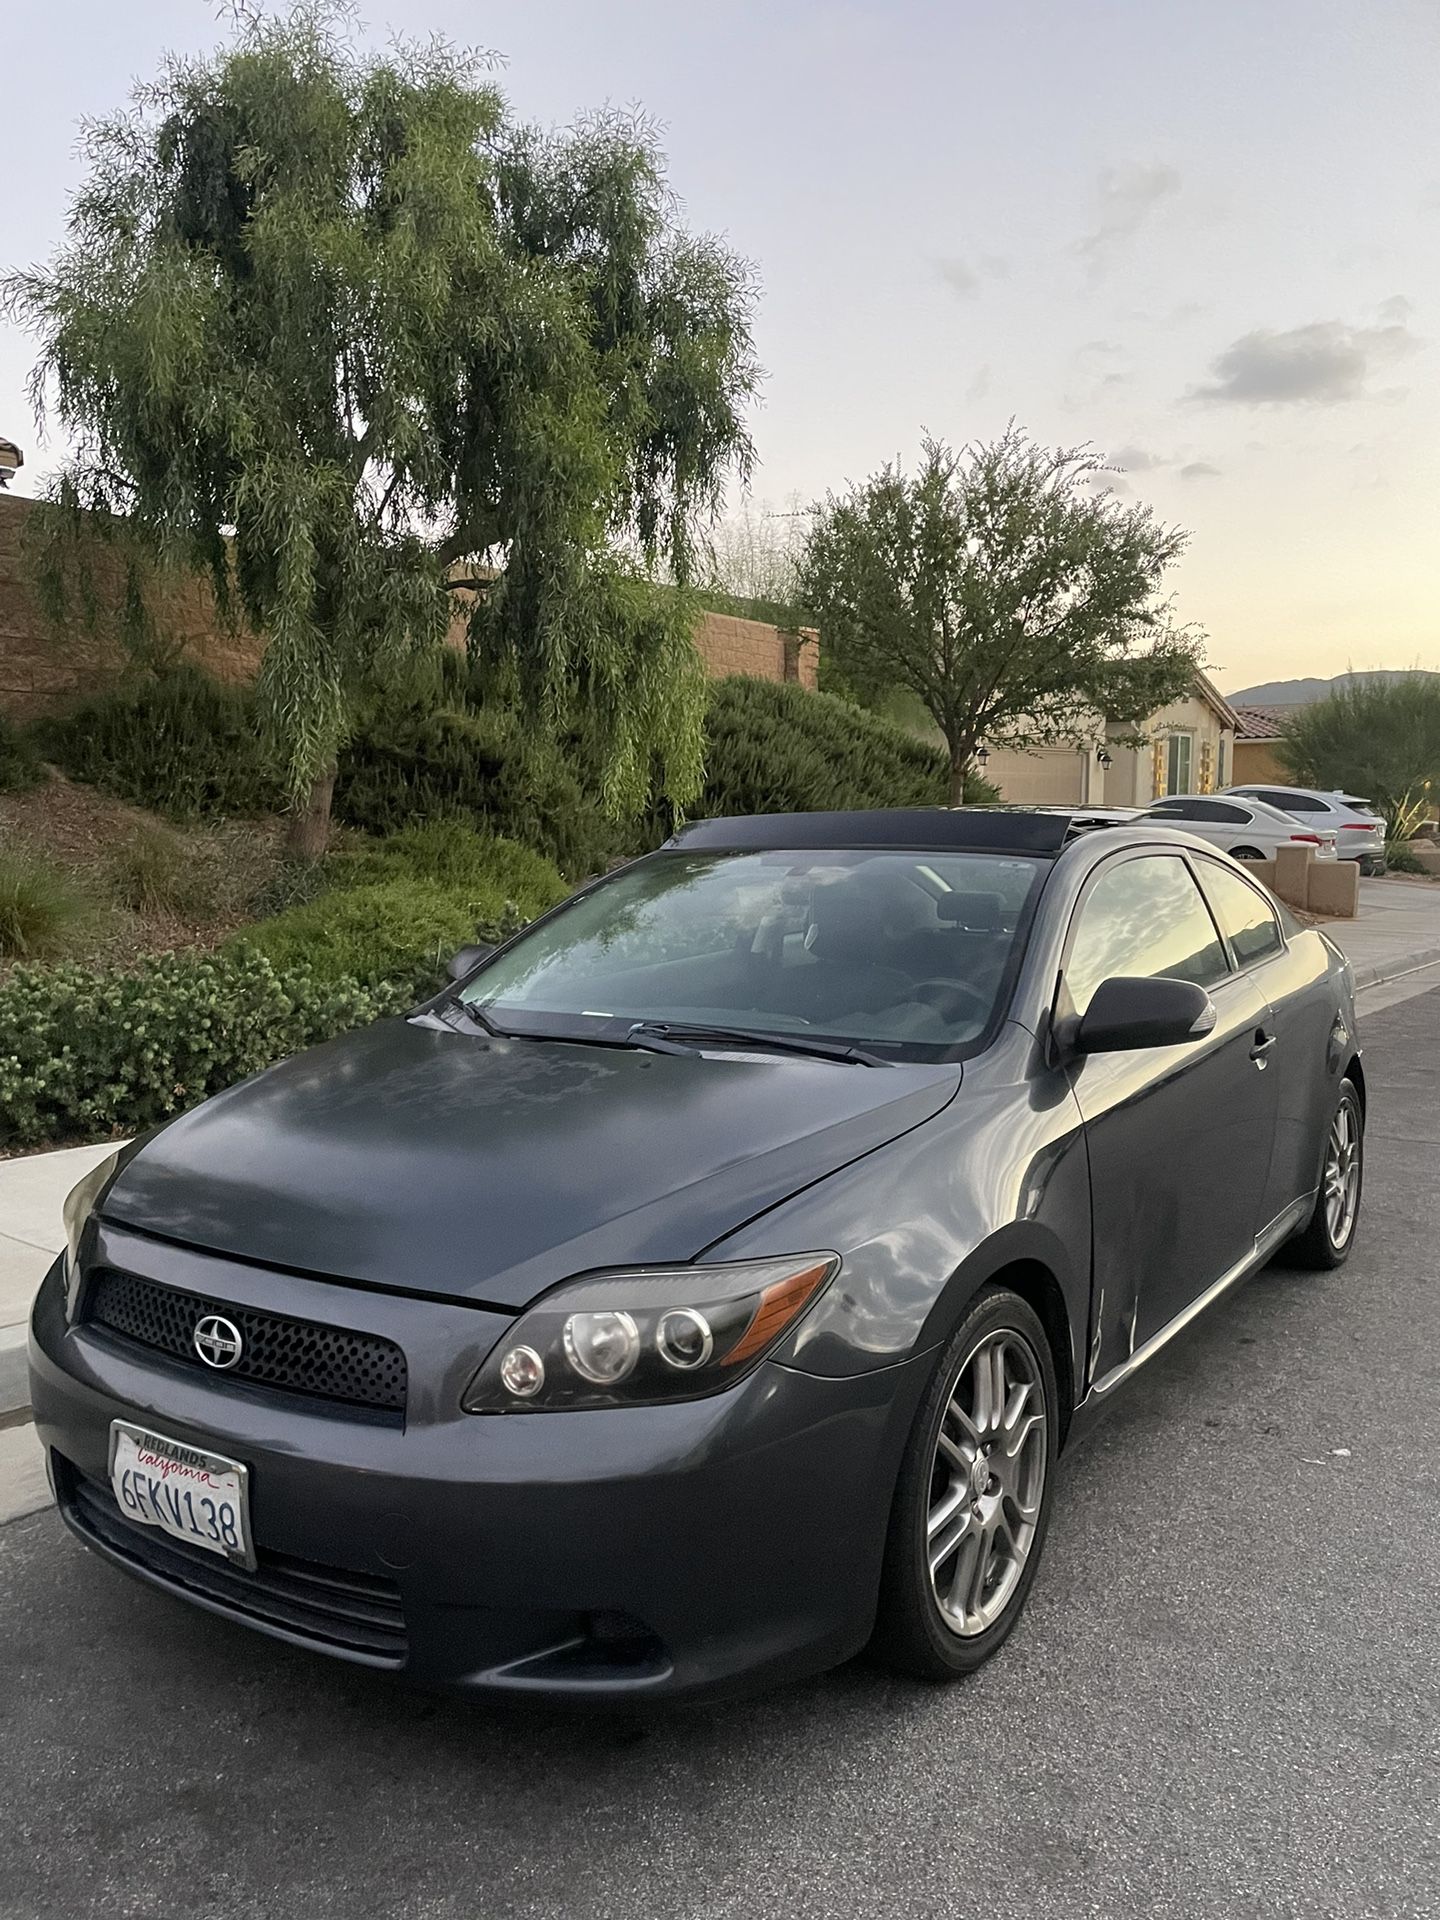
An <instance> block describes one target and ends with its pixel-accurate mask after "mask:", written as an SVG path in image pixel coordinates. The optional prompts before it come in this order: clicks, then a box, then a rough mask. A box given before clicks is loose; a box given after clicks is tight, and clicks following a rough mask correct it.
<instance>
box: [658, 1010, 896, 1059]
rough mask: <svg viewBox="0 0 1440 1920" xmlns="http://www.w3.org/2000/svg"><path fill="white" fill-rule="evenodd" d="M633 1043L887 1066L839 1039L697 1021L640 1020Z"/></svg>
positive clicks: (875, 1055) (670, 1049)
mask: <svg viewBox="0 0 1440 1920" xmlns="http://www.w3.org/2000/svg"><path fill="white" fill-rule="evenodd" d="M627 1037H628V1039H629V1041H630V1044H631V1045H632V1046H636V1047H649V1048H650V1049H651V1051H652V1052H654V1053H694V1052H695V1051H696V1050H697V1049H698V1048H701V1047H707V1046H713V1047H753V1048H755V1049H756V1050H757V1051H763V1052H765V1053H801V1054H808V1055H810V1056H811V1057H812V1058H814V1059H818V1060H843V1061H844V1062H845V1063H846V1064H847V1065H848V1066H854V1067H888V1066H889V1065H890V1062H889V1061H888V1060H882V1059H881V1057H880V1055H879V1054H878V1053H867V1052H866V1051H865V1049H864V1048H863V1047H851V1046H846V1045H845V1044H844V1043H843V1042H841V1041H837V1040H810V1039H807V1038H806V1037H805V1036H804V1035H800V1034H797V1035H794V1036H792V1035H790V1034H788V1033H786V1034H778V1033H756V1032H755V1031H754V1030H753V1029H752V1028H749V1027H709V1026H706V1025H705V1024H704V1023H703V1022H702V1021H694V1020H637V1021H636V1022H635V1024H634V1025H633V1026H632V1027H631V1028H630V1031H629V1034H628V1036H627Z"/></svg>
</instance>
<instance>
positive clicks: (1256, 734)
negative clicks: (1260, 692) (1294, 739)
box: [1235, 707, 1290, 740]
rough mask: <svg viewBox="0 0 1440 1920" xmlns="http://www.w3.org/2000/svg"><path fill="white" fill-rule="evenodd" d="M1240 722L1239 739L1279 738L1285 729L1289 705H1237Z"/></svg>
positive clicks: (1236, 710) (1237, 736) (1236, 712)
mask: <svg viewBox="0 0 1440 1920" xmlns="http://www.w3.org/2000/svg"><path fill="white" fill-rule="evenodd" d="M1235 714H1236V717H1237V719H1238V720H1239V722H1240V726H1239V729H1238V730H1237V732H1236V735H1235V738H1236V739H1237V740H1278V739H1279V738H1280V735H1281V734H1282V733H1283V732H1284V730H1285V722H1286V720H1287V718H1288V717H1289V714H1290V709H1289V707H1236V709H1235Z"/></svg>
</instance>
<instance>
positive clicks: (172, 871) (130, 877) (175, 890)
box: [106, 821, 211, 914]
mask: <svg viewBox="0 0 1440 1920" xmlns="http://www.w3.org/2000/svg"><path fill="white" fill-rule="evenodd" d="M207 867H208V861H207V860H206V858H205V856H204V855H203V854H201V853H199V852H197V851H196V850H195V849H194V848H192V847H190V846H187V844H186V843H185V841H184V840H183V839H181V837H180V835H179V834H178V833H175V832H173V831H172V830H171V829H170V828H169V827H164V826H161V825H160V823H159V822H158V821H142V822H141V823H140V824H139V825H137V826H136V827H134V828H133V829H132V830H131V832H130V833H129V834H127V836H126V837H125V839H124V840H122V841H121V842H120V844H119V845H118V846H117V847H116V848H115V849H114V851H113V852H112V853H111V855H110V857H109V859H108V861H107V862H106V880H107V884H108V887H109V892H110V896H111V898H112V899H113V900H114V901H115V902H116V904H117V905H118V906H122V907H129V908H131V909H132V910H133V911H134V912H136V913H181V914H184V913H195V914H199V913H203V912H204V911H205V910H206V908H207V907H208V906H209V905H210V904H211V890H210V875H209V873H208V871H207Z"/></svg>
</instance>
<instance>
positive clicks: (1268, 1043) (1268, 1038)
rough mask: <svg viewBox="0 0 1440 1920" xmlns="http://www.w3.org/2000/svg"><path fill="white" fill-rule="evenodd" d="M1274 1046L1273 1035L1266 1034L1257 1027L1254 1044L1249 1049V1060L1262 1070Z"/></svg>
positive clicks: (1261, 1028) (1262, 1029)
mask: <svg viewBox="0 0 1440 1920" xmlns="http://www.w3.org/2000/svg"><path fill="white" fill-rule="evenodd" d="M1274 1044H1275V1036H1274V1034H1273V1033H1266V1031H1265V1029H1264V1028H1263V1027H1257V1028H1256V1029H1255V1044H1254V1046H1253V1047H1251V1049H1250V1058H1251V1059H1252V1060H1253V1061H1254V1062H1255V1064H1256V1066H1257V1067H1259V1068H1261V1069H1262V1070H1263V1069H1264V1068H1265V1066H1266V1065H1267V1064H1268V1055H1269V1052H1270V1049H1271V1048H1272V1047H1273V1046H1274Z"/></svg>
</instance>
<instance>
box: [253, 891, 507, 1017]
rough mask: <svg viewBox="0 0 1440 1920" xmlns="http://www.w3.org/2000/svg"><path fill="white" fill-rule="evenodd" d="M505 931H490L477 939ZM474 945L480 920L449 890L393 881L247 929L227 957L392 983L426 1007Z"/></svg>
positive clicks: (324, 899) (325, 976)
mask: <svg viewBox="0 0 1440 1920" xmlns="http://www.w3.org/2000/svg"><path fill="white" fill-rule="evenodd" d="M505 930H506V931H510V930H511V929H508V928H507V929H505ZM500 931H501V929H500V928H499V927H490V928H487V929H486V931H485V932H484V933H480V934H479V935H478V937H479V938H482V939H485V938H489V939H493V938H495V937H496V935H497V934H498V933H499V932H500ZM476 938H477V922H476V919H475V916H474V915H473V914H470V913H468V912H467V911H466V909H465V907H464V906H463V904H461V903H460V902H459V901H457V900H456V899H454V898H453V897H452V896H451V895H450V894H448V893H446V892H445V891H444V889H443V888H441V887H436V886H431V885H427V884H425V883H424V882H423V881H419V880H389V881H386V882H384V883H383V884H381V885H376V886H364V887H352V888H348V889H342V890H340V891H337V892H333V893H326V894H322V895H321V896H320V898H319V899H318V900H312V901H310V902H309V904H308V905H306V906H303V907H292V908H291V909H290V910H289V912H288V913H281V914H277V915H276V917H275V918H274V919H273V920H262V921H261V922H260V923H259V925H258V926H253V927H247V928H246V929H245V931H244V932H243V933H240V934H236V935H235V936H234V938H233V939H231V940H229V941H227V942H226V945H225V949H224V950H225V951H226V952H233V953H245V952H249V953H257V954H263V955H264V957H265V958H266V959H267V960H268V961H269V962H270V963H271V965H272V966H273V967H275V968H276V969H277V970H278V971H281V972H283V971H285V970H286V969H288V968H294V967H304V968H307V969H308V970H309V971H310V973H311V974H312V975H313V976H314V978H315V979H317V980H325V981H332V982H338V981H341V980H345V979H350V980H358V981H360V982H361V983H362V984H363V985H365V986H367V987H376V986H380V985H382V984H386V983H389V984H392V985H395V986H397V987H401V988H403V989H404V991H405V993H406V994H407V995H408V996H409V997H410V998H411V999H420V998H423V997H424V996H425V995H426V994H429V993H434V992H435V990H436V989H437V988H438V987H439V985H440V982H441V981H442V980H443V979H444V977H445V965H446V962H447V961H448V960H449V958H450V956H451V954H453V953H454V952H455V950H456V949H457V948H458V947H463V946H466V945H468V944H469V942H471V941H472V940H474V939H476Z"/></svg>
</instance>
